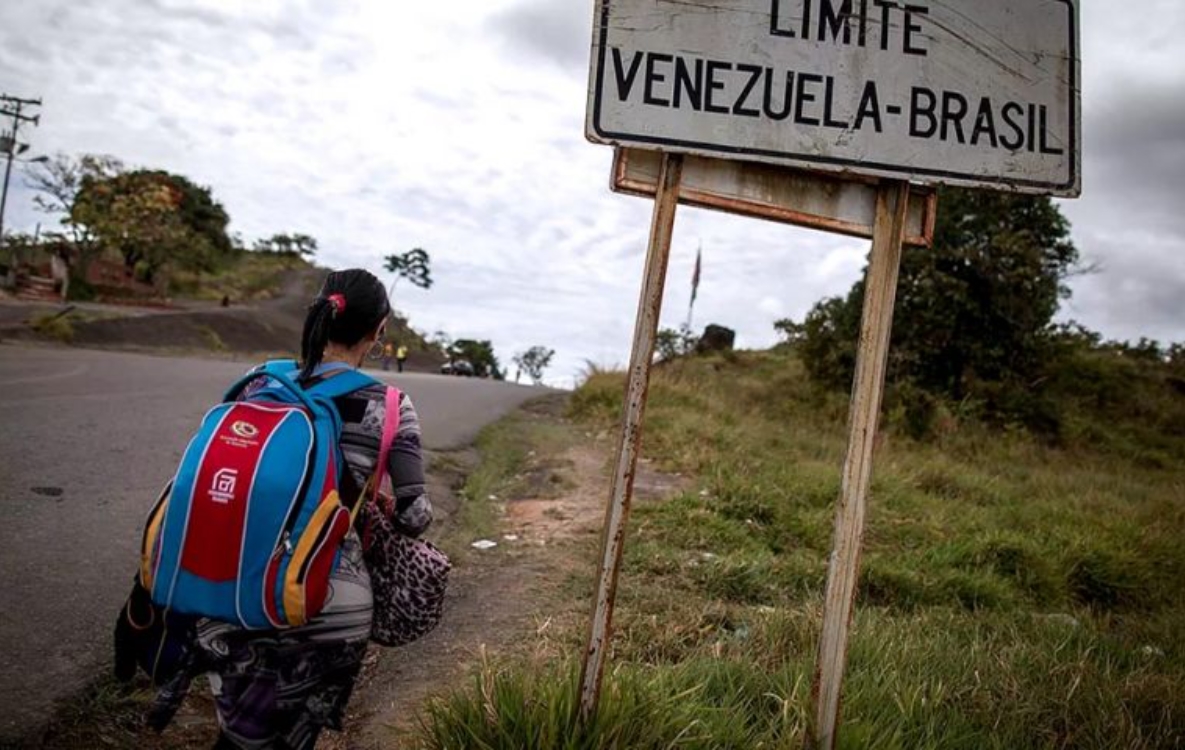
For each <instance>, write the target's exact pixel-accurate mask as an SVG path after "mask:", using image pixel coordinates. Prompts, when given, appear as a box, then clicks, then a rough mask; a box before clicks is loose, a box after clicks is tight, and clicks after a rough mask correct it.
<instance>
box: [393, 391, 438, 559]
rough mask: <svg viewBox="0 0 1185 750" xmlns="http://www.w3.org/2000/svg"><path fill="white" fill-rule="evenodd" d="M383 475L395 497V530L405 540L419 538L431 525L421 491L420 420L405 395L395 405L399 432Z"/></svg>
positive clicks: (422, 470)
mask: <svg viewBox="0 0 1185 750" xmlns="http://www.w3.org/2000/svg"><path fill="white" fill-rule="evenodd" d="M387 472H388V473H389V474H390V476H391V485H392V491H393V492H394V494H395V518H394V519H393V520H394V522H395V526H396V528H398V529H399V530H400V531H402V532H403V533H405V534H408V535H409V536H419V535H420V534H423V533H424V531H426V530H427V529H428V526H429V525H430V524H431V523H432V503H431V502H430V501H429V499H428V493H427V492H426V490H425V487H424V457H423V447H422V445H421V433H420V418H419V415H417V414H416V408H415V406H414V405H413V404H412V402H411V397H409V396H408V395H407V394H406V393H404V394H402V398H401V399H400V401H399V431H398V432H397V433H396V434H395V441H394V443H392V445H391V449H390V453H389V454H388V458H387Z"/></svg>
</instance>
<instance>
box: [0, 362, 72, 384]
mask: <svg viewBox="0 0 1185 750" xmlns="http://www.w3.org/2000/svg"><path fill="white" fill-rule="evenodd" d="M89 369H90V366H89V365H78V366H77V367H75V368H73V369H71V370H65V371H63V372H50V373H45V374H42V375H37V376H35V377H28V378H13V379H12V380H0V388H7V387H8V386H10V385H24V384H25V383H45V382H48V381H51V380H66V379H67V378H72V377H74V376H76V375H81V374H83V373H84V372H86V371H87V370H89Z"/></svg>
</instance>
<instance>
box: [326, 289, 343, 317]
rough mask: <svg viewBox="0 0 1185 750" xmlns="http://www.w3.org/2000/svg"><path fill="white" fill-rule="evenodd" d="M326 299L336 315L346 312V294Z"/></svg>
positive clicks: (330, 296)
mask: <svg viewBox="0 0 1185 750" xmlns="http://www.w3.org/2000/svg"><path fill="white" fill-rule="evenodd" d="M325 299H327V300H329V304H331V305H333V314H334V315H340V314H342V313H344V312H345V311H346V296H345V295H344V294H331V295H329V296H328V297H326V298H325Z"/></svg>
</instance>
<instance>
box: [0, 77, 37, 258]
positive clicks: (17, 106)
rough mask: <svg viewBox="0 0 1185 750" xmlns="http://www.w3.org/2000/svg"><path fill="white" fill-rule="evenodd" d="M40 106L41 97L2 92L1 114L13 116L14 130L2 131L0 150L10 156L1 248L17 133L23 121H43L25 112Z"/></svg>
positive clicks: (0, 195)
mask: <svg viewBox="0 0 1185 750" xmlns="http://www.w3.org/2000/svg"><path fill="white" fill-rule="evenodd" d="M40 106H41V100H40V99H22V98H20V97H17V96H9V95H8V94H0V116H2V117H10V118H12V130H11V131H8V132H4V133H0V150H3V151H4V153H5V154H6V155H7V157H8V163H7V164H5V166H4V187H3V189H2V190H0V248H2V247H4V209H5V207H6V206H7V204H8V181H9V179H11V177H12V160H13V159H14V158H16V155H17V154H18V153H19V152H20V150H21V144H20V142H19V141H18V140H17V134H18V133H19V132H20V128H21V123H24V122H28V123H32V125H33V127H37V126H38V125H39V124H40V123H41V115H39V114H37V115H27V114H25V113H24V110H25V108H26V107H40Z"/></svg>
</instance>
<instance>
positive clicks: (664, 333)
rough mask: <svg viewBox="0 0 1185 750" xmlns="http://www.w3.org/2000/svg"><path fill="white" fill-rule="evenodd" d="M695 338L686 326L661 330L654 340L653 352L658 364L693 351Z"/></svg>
mask: <svg viewBox="0 0 1185 750" xmlns="http://www.w3.org/2000/svg"><path fill="white" fill-rule="evenodd" d="M695 343H696V337H695V334H694V333H692V332H691V329H690V328H688V327H687V324H686V323H684V324H683V325H681V326H679V328H678V330H676V329H674V328H663V329H660V330H659V332H658V335H657V337H656V338H655V340H654V351H655V353H656V354H657V355H658V360H659V361H660V362H666V361H669V360H672V359H674V358H676V357H681V356H683V355H685V354H690V353H692V352H693V351H695Z"/></svg>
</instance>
